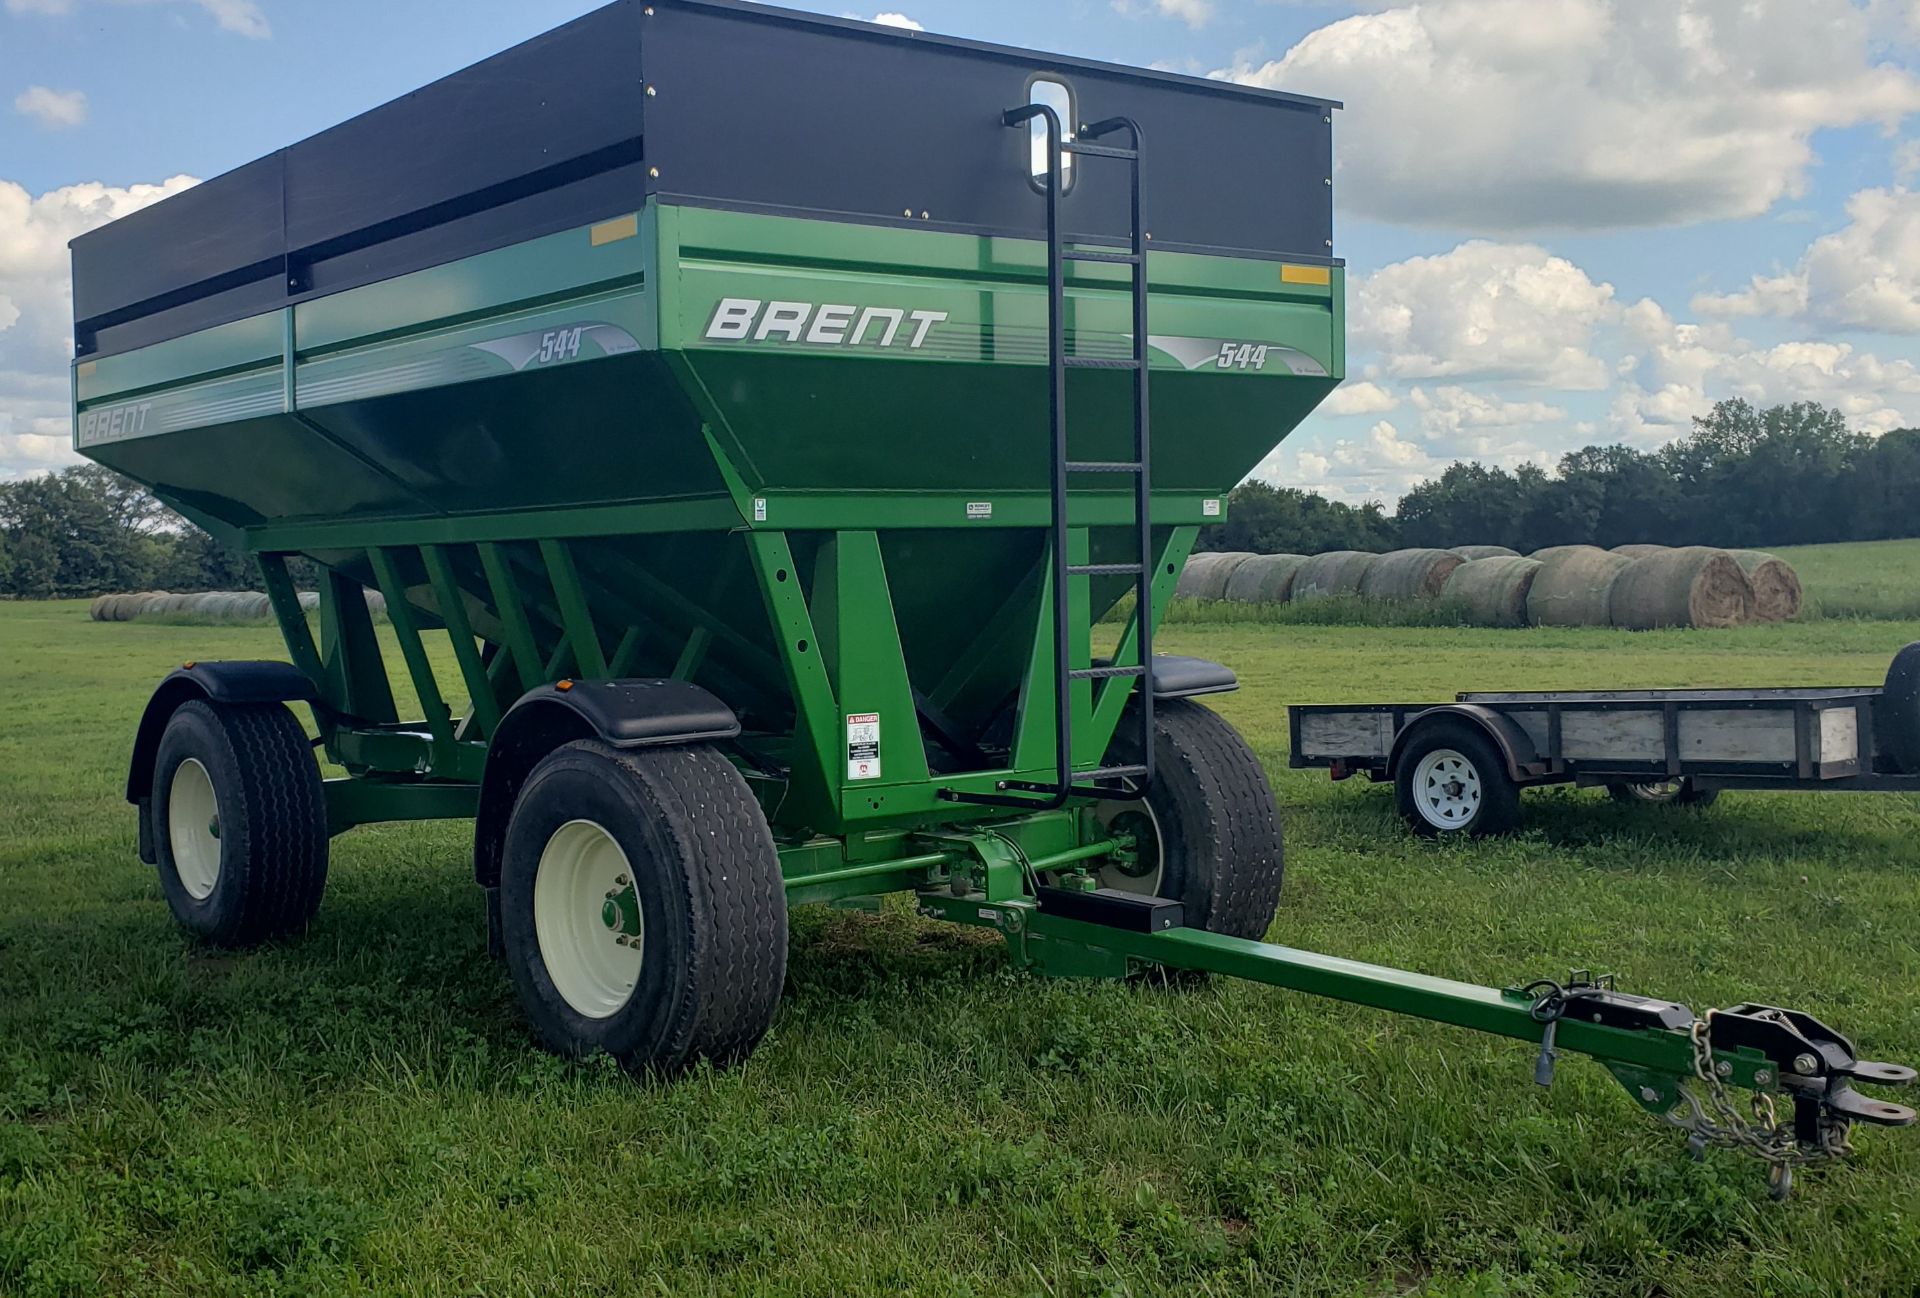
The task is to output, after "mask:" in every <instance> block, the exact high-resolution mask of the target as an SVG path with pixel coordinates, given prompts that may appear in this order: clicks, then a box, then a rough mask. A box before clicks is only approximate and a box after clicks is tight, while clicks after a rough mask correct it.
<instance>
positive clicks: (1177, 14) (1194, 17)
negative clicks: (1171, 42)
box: [1113, 0, 1214, 27]
mask: <svg viewBox="0 0 1920 1298" xmlns="http://www.w3.org/2000/svg"><path fill="white" fill-rule="evenodd" d="M1113 8H1114V11H1115V12H1116V13H1123V14H1148V13H1154V14H1159V15H1160V16H1161V17H1162V18H1176V19H1178V20H1179V21H1181V22H1183V23H1185V24H1186V25H1187V26H1189V27H1204V26H1206V25H1207V24H1208V23H1209V22H1212V21H1213V16H1214V0H1113Z"/></svg>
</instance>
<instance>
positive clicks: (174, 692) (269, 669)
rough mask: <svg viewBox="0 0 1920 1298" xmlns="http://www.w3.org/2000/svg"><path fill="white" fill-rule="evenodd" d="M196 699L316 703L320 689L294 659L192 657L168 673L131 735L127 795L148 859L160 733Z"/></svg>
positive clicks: (150, 857)
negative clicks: (134, 809)
mask: <svg viewBox="0 0 1920 1298" xmlns="http://www.w3.org/2000/svg"><path fill="white" fill-rule="evenodd" d="M196 699H198V700H201V701H203V702H207V703H236V704H246V703H318V702H319V701H320V691H319V690H318V689H317V688H315V686H314V683H313V682H312V681H311V680H309V679H308V678H307V676H306V673H304V672H302V671H301V670H300V669H299V668H298V667H295V666H294V665H293V664H292V663H276V662H217V663H188V664H187V665H186V666H184V667H181V668H178V669H177V670H175V671H172V672H169V673H168V674H167V678H166V679H165V680H163V681H161V682H160V685H159V687H158V688H157V689H155V690H154V692H153V697H152V698H150V699H148V700H147V710H146V711H145V712H144V713H142V714H141V716H140V728H139V729H138V730H137V731H135V732H134V736H133V757H132V759H131V760H130V761H129V762H128V764H127V801H128V802H131V803H132V804H133V805H134V806H136V807H138V808H140V859H141V860H142V861H145V862H146V863H147V864H148V865H152V864H154V863H155V861H156V860H157V859H158V858H157V857H156V855H155V854H154V849H153V822H152V814H151V813H152V808H151V806H150V803H151V801H152V795H153V764H154V759H155V757H156V756H157V755H158V754H159V751H160V736H161V735H162V734H164V733H166V729H167V722H169V721H171V720H172V719H173V714H174V713H175V712H176V711H178V710H179V708H180V705H181V704H183V703H191V702H193V701H194V700H196Z"/></svg>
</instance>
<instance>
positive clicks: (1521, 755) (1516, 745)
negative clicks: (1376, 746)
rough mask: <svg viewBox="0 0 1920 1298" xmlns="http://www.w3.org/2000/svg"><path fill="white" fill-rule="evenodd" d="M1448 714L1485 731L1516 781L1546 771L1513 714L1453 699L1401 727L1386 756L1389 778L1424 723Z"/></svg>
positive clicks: (1539, 774)
mask: <svg viewBox="0 0 1920 1298" xmlns="http://www.w3.org/2000/svg"><path fill="white" fill-rule="evenodd" d="M1445 718H1454V719H1459V720H1465V721H1470V722H1472V723H1473V724H1474V725H1476V726H1478V727H1480V729H1481V730H1483V731H1485V732H1486V735H1487V738H1488V739H1490V740H1492V741H1493V745H1494V747H1495V748H1497V749H1498V750H1499V751H1500V755H1501V757H1503V758H1504V759H1506V763H1507V774H1508V775H1509V776H1511V777H1512V778H1513V780H1514V782H1515V783H1516V784H1526V783H1528V782H1530V781H1533V780H1537V779H1539V778H1540V777H1541V776H1543V775H1545V774H1546V773H1547V764H1546V762H1544V761H1542V760H1541V758H1540V753H1539V750H1538V749H1536V748H1535V747H1534V743H1533V740H1532V739H1530V738H1528V737H1527V732H1526V731H1524V730H1522V729H1521V728H1520V727H1519V725H1518V724H1516V723H1515V722H1514V721H1513V720H1512V718H1510V717H1506V716H1503V715H1501V714H1500V713H1498V712H1495V711H1494V710H1493V709H1492V708H1488V707H1482V706H1481V705H1479V704H1477V703H1450V704H1448V705H1447V706H1445V707H1439V708H1429V709H1427V710H1426V711H1425V712H1422V713H1420V714H1419V715H1417V716H1415V717H1413V718H1412V719H1411V720H1409V721H1408V722H1407V724H1406V725H1404V726H1402V727H1401V728H1400V733H1399V734H1398V735H1395V736H1394V740H1393V751H1392V753H1390V754H1389V755H1388V757H1387V778H1388V779H1392V778H1394V777H1395V776H1397V775H1398V774H1399V773H1400V755H1401V754H1402V753H1403V752H1405V751H1406V748H1407V745H1408V743H1409V742H1410V741H1411V740H1412V739H1413V738H1414V736H1416V735H1418V734H1419V733H1420V731H1421V729H1422V728H1423V727H1425V726H1428V725H1431V724H1433V723H1434V722H1436V721H1439V720H1442V719H1445Z"/></svg>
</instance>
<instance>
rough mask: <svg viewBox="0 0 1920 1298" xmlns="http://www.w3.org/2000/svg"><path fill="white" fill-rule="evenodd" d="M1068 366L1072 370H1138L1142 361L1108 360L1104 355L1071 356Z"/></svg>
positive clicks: (1068, 359) (1068, 358)
mask: <svg viewBox="0 0 1920 1298" xmlns="http://www.w3.org/2000/svg"><path fill="white" fill-rule="evenodd" d="M1067 368H1068V369H1070V370H1137V369H1139V368H1140V362H1139V361H1137V360H1133V359H1127V360H1123V361H1122V360H1108V359H1107V358H1106V357H1104V356H1069V357H1067Z"/></svg>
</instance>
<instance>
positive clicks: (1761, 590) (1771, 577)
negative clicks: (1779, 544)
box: [1728, 550, 1803, 622]
mask: <svg viewBox="0 0 1920 1298" xmlns="http://www.w3.org/2000/svg"><path fill="white" fill-rule="evenodd" d="M1728 553H1729V554H1731V555H1732V556H1733V561H1734V562H1735V563H1737V564H1739V565H1740V570H1741V571H1742V572H1744V573H1746V574H1747V580H1748V581H1749V582H1751V583H1752V585H1753V616H1754V620H1755V621H1759V622H1791V621H1792V620H1793V619H1794V618H1796V617H1799V616H1800V600H1801V596H1802V593H1803V592H1802V591H1801V589H1800V574H1799V573H1797V572H1795V571H1794V570H1793V565H1791V564H1789V563H1788V562H1787V561H1786V560H1785V559H1781V558H1778V557H1776V556H1774V555H1771V554H1767V553H1766V552H1764V551H1762V550H1730V551H1728Z"/></svg>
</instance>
